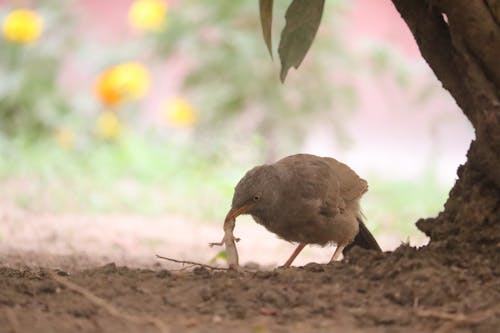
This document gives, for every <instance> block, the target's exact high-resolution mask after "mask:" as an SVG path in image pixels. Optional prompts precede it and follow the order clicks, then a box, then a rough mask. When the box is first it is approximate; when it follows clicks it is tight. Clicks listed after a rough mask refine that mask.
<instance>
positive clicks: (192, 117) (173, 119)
mask: <svg viewBox="0 0 500 333" xmlns="http://www.w3.org/2000/svg"><path fill="white" fill-rule="evenodd" d="M164 112H165V118H166V120H167V122H168V123H169V124H170V125H172V126H174V127H177V128H190V127H193V126H194V124H195V123H196V120H197V117H196V113H195V111H194V108H193V106H192V105H191V104H190V103H189V102H188V101H187V100H185V99H184V98H180V97H176V98H174V99H172V100H171V101H169V102H168V103H166V105H165V111H164Z"/></svg>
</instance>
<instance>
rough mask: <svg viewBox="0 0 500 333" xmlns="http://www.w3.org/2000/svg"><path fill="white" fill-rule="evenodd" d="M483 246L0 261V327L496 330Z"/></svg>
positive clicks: (499, 299) (497, 281)
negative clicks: (61, 265)
mask: <svg viewBox="0 0 500 333" xmlns="http://www.w3.org/2000/svg"><path fill="white" fill-rule="evenodd" d="M491 249H492V251H491V252H488V251H487V250H486V249H485V250H484V251H482V252H478V253H476V252H473V251H472V252H471V251H469V249H467V248H463V247H461V246H460V243H459V242H458V243H448V242H445V241H443V242H435V243H431V244H430V245H429V246H426V247H423V248H420V249H415V248H412V247H410V246H407V245H402V246H400V247H399V248H398V249H396V250H395V251H394V252H387V253H383V254H382V253H381V254H377V253H372V252H369V251H365V250H362V249H357V248H355V249H353V251H352V252H351V253H350V255H348V256H347V258H345V259H344V261H342V262H336V263H333V264H327V265H325V264H323V265H322V264H315V263H310V264H307V265H305V266H303V267H292V268H288V269H281V268H276V269H272V270H262V269H258V267H255V265H253V267H250V268H247V270H246V271H244V272H236V271H218V270H211V269H207V268H204V267H195V268H194V269H190V270H174V269H170V270H167V269H164V268H162V267H161V264H160V263H158V264H157V265H156V267H152V268H150V269H146V268H129V267H125V266H123V267H120V266H117V265H116V264H114V263H109V264H106V265H103V266H99V267H94V268H88V269H83V270H81V269H75V270H74V271H73V270H62V269H53V268H52V269H51V268H36V267H28V266H26V267H17V268H16V267H15V266H22V265H21V264H10V265H3V267H1V268H0V284H1V287H0V332H137V331H141V332H162V331H170V332H288V331H298V332H311V331H316V332H331V331H339V332H361V331H362V332H403V331H404V332H429V331H433V330H438V329H442V330H443V331H445V330H447V329H449V330H450V331H453V332H498V328H499V327H500V308H499V304H500V265H498V263H499V262H500V261H499V259H500V257H499V251H498V247H491ZM493 250H495V251H493ZM8 266H10V267H8ZM68 281H69V282H68ZM74 284H76V287H75V286H74ZM82 288H83V291H82V290H81V289H82ZM96 296H97V299H96ZM102 300H104V301H102ZM447 314H451V315H449V316H447ZM462 314H463V315H465V316H466V317H465V318H463V317H462V316H461V315H462ZM445 317H449V318H446V319H444V318H445Z"/></svg>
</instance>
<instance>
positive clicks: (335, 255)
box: [330, 244, 346, 262]
mask: <svg viewBox="0 0 500 333" xmlns="http://www.w3.org/2000/svg"><path fill="white" fill-rule="evenodd" d="M345 247H346V245H344V244H338V245H337V248H336V249H335V252H333V256H332V259H330V262H334V261H335V260H337V258H338V257H339V255H340V254H341V253H342V251H344V248H345Z"/></svg>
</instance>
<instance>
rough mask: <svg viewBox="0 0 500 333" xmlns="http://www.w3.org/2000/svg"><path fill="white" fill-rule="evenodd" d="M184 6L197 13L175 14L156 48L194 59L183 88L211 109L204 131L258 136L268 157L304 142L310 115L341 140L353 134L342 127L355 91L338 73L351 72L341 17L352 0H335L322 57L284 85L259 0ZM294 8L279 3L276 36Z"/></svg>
mask: <svg viewBox="0 0 500 333" xmlns="http://www.w3.org/2000/svg"><path fill="white" fill-rule="evenodd" d="M183 4H185V5H186V8H190V10H189V11H185V12H179V13H176V15H172V17H171V21H170V23H169V26H168V29H166V30H165V32H164V33H163V34H161V35H159V36H158V37H157V40H156V43H157V44H156V47H157V50H158V54H159V56H160V57H165V56H167V55H168V54H169V53H170V52H172V51H173V50H174V49H175V52H178V54H180V56H181V57H183V59H186V61H187V62H188V63H190V64H192V68H191V70H190V72H189V74H188V76H187V78H186V80H185V82H184V84H183V86H184V89H185V91H187V92H189V94H190V95H191V96H192V98H193V100H194V102H195V103H196V104H197V105H200V106H203V113H202V118H201V124H200V127H199V132H200V135H206V136H210V138H211V140H212V141H214V140H219V139H220V140H230V141H236V142H245V141H248V139H249V138H251V137H252V136H254V135H257V136H259V137H261V138H262V139H263V140H265V141H266V142H267V143H268V144H267V145H266V147H267V151H266V152H265V153H264V158H265V159H266V160H273V159H275V158H276V156H277V155H279V154H278V153H279V152H282V151H284V150H285V151H286V150H287V149H289V148H290V146H291V145H292V146H294V147H295V146H296V145H297V144H300V143H301V142H302V139H303V137H304V135H305V134H306V132H307V130H308V129H310V125H311V124H310V123H309V122H305V121H304V116H305V115H306V114H307V115H308V117H311V118H312V117H314V119H315V121H317V122H322V121H329V122H330V123H332V127H333V128H334V129H335V131H334V132H335V133H336V134H337V138H338V139H341V138H343V137H344V136H345V132H344V131H343V127H342V126H341V125H340V124H341V123H342V119H343V118H344V117H345V115H346V113H349V112H350V111H351V110H352V106H353V105H354V104H355V89H354V88H353V87H352V86H351V85H350V84H347V83H339V82H336V81H334V80H332V73H333V72H337V73H341V72H345V70H346V68H347V67H350V66H349V65H348V64H349V62H350V59H351V58H352V57H351V56H350V55H349V54H347V53H346V51H345V50H346V49H347V48H346V47H345V45H343V41H342V39H341V38H340V37H341V29H335V26H333V25H337V24H338V22H339V21H340V19H339V18H340V16H341V14H342V11H343V8H344V1H338V0H336V1H329V2H328V4H327V8H326V10H327V11H328V13H329V15H328V16H329V17H328V20H325V21H326V22H325V26H324V27H323V29H321V30H320V32H319V36H318V37H317V40H316V42H315V44H314V45H313V49H314V56H311V57H309V58H307V59H306V60H307V61H305V63H304V65H303V66H302V68H301V70H300V75H299V74H296V75H294V74H295V73H294V74H292V75H291V77H290V78H289V80H288V81H287V84H286V85H282V84H281V83H280V82H279V62H277V61H275V62H273V61H271V59H270V57H269V54H268V51H267V49H266V47H265V45H264V42H263V41H262V33H261V27H260V21H259V16H258V6H257V4H256V3H255V2H252V1H228V2H225V3H224V5H222V4H220V5H217V6H212V5H207V4H206V3H203V2H200V1H184V2H183ZM287 5H288V3H287V2H281V1H280V2H276V3H275V7H276V8H275V16H276V21H277V22H276V24H275V26H274V32H275V35H277V34H278V33H279V31H280V30H281V28H282V27H283V24H284V22H283V21H284V20H283V18H282V16H283V15H284V12H285V9H286V6H287ZM274 39H275V40H277V39H278V38H277V37H276V36H275V38H274ZM326 68H328V70H325V69H326ZM292 133H293V134H292ZM214 134H217V135H214ZM291 134H292V135H291ZM285 138H286V139H285Z"/></svg>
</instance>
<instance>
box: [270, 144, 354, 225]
mask: <svg viewBox="0 0 500 333" xmlns="http://www.w3.org/2000/svg"><path fill="white" fill-rule="evenodd" d="M275 165H276V166H277V167H278V168H280V169H281V170H282V174H288V177H286V178H287V179H288V181H286V182H285V183H286V184H287V186H286V187H287V190H286V191H285V194H284V195H285V196H289V197H290V198H291V197H299V198H300V202H302V203H303V205H301V207H293V208H292V211H293V210H294V209H306V210H309V211H311V213H317V212H318V210H319V213H320V214H321V215H323V216H325V217H330V218H331V217H333V216H335V215H336V214H338V211H339V209H341V208H343V206H344V200H343V198H342V196H341V195H340V190H341V187H340V183H339V177H338V176H337V174H336V173H335V172H334V171H333V170H332V168H331V166H330V165H329V162H328V161H327V160H325V159H323V158H321V157H318V156H314V155H308V154H299V155H292V156H288V157H286V158H284V159H282V160H280V161H278V162H277V163H276V164H275ZM292 202H293V201H292ZM304 204H305V205H304Z"/></svg>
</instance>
